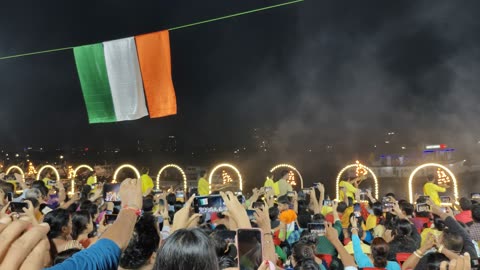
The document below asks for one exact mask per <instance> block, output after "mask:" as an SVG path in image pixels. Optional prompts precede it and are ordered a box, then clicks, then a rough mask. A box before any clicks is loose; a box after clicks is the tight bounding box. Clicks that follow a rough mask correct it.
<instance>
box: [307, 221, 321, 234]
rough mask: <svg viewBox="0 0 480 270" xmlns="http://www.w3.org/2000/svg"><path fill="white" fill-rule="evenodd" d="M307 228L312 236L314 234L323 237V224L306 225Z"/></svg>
mask: <svg viewBox="0 0 480 270" xmlns="http://www.w3.org/2000/svg"><path fill="white" fill-rule="evenodd" d="M307 228H308V231H309V232H310V233H312V234H316V235H318V236H323V235H325V224H324V223H308V224H307Z"/></svg>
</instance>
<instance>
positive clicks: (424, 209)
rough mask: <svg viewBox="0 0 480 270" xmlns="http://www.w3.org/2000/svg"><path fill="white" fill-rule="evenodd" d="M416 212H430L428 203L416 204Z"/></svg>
mask: <svg viewBox="0 0 480 270" xmlns="http://www.w3.org/2000/svg"><path fill="white" fill-rule="evenodd" d="M416 210H417V212H419V213H421V212H430V205H428V204H426V203H418V204H417V209H416Z"/></svg>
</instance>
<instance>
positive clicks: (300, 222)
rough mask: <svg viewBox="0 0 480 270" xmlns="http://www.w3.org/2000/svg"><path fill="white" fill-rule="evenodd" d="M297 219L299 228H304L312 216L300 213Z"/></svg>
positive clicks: (310, 221)
mask: <svg viewBox="0 0 480 270" xmlns="http://www.w3.org/2000/svg"><path fill="white" fill-rule="evenodd" d="M297 221H298V225H299V226H300V228H303V229H306V228H307V227H308V223H312V216H311V215H310V214H301V215H298V216H297Z"/></svg>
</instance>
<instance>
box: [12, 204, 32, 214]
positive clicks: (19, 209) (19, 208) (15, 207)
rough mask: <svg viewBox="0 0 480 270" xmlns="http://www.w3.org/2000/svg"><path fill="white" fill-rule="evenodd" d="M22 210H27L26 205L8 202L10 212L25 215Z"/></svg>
mask: <svg viewBox="0 0 480 270" xmlns="http://www.w3.org/2000/svg"><path fill="white" fill-rule="evenodd" d="M23 208H26V209H28V203H26V202H10V212H12V213H13V212H15V213H25V211H23Z"/></svg>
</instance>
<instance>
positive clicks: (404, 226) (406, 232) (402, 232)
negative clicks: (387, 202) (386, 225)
mask: <svg viewBox="0 0 480 270" xmlns="http://www.w3.org/2000/svg"><path fill="white" fill-rule="evenodd" d="M412 232H413V231H412V224H410V222H409V221H408V220H406V219H399V220H397V224H396V226H395V232H394V233H395V238H396V239H397V238H411V237H412Z"/></svg>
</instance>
